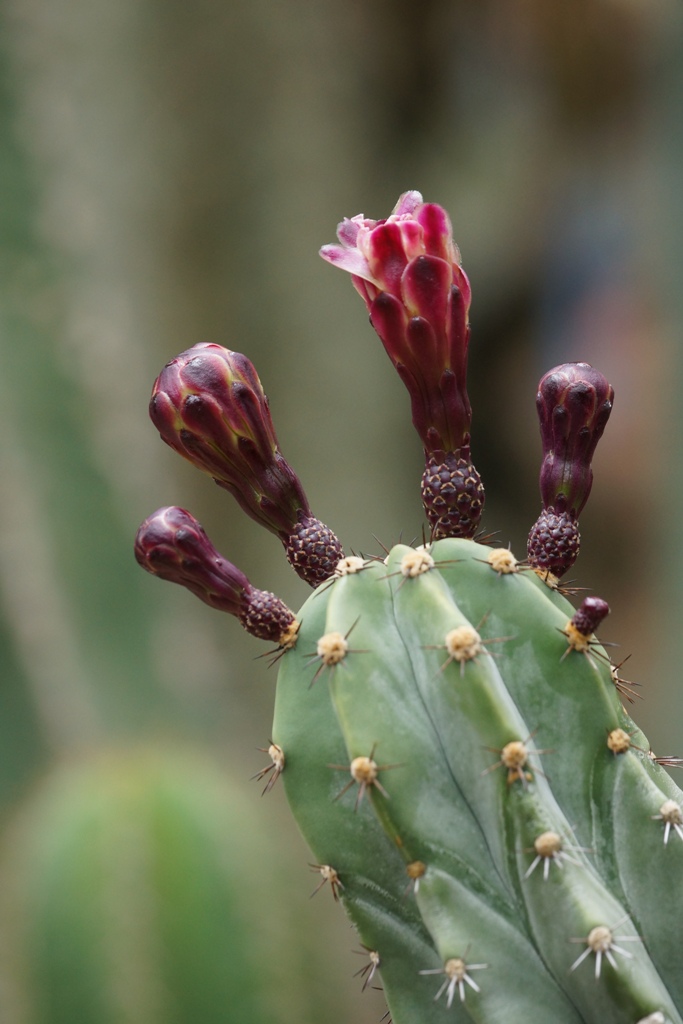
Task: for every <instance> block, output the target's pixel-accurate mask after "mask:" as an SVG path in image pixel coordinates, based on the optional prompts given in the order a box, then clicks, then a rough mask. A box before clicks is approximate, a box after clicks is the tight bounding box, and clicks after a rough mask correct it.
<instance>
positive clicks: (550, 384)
mask: <svg viewBox="0 0 683 1024" xmlns="http://www.w3.org/2000/svg"><path fill="white" fill-rule="evenodd" d="M613 400H614V389H613V388H612V387H611V385H610V384H608V382H607V380H606V379H605V378H604V377H603V375H602V374H601V373H600V372H599V371H598V370H595V369H594V368H593V367H592V366H589V365H588V363H564V364H563V365H562V366H556V367H555V368H554V369H553V370H550V371H549V372H548V373H546V374H545V376H544V377H542V378H541V381H540V383H539V385H538V394H537V396H536V407H537V410H538V416H539V420H540V425H541V442H542V445H543V462H542V465H541V476H540V487H541V499H542V501H543V512H542V513H541V515H540V516H539V518H538V520H537V521H536V523H535V524H534V526H533V527H532V529H531V533H530V534H529V542H528V546H527V551H528V559H529V562H530V564H531V565H532V566H533V567H534V568H535V569H538V570H539V571H542V572H550V573H551V574H552V575H553V576H557V577H560V576H562V575H564V573H565V572H567V570H568V569H570V568H571V566H572V565H573V564H574V562H575V560H576V558H577V556H578V553H579V542H580V538H579V530H578V517H579V515H580V513H581V510H582V509H583V507H584V505H585V504H586V502H587V500H588V495H589V494H590V491H591V486H592V484H593V471H592V469H591V461H592V458H593V454H594V452H595V448H596V446H597V443H598V441H599V440H600V438H601V437H602V434H603V431H604V429H605V425H606V424H607V420H608V419H609V416H610V413H611V411H612V402H613Z"/></svg>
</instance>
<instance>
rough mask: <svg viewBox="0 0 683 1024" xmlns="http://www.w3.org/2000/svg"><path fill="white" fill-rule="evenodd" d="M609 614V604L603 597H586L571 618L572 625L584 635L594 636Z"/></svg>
mask: <svg viewBox="0 0 683 1024" xmlns="http://www.w3.org/2000/svg"><path fill="white" fill-rule="evenodd" d="M608 615H609V605H608V604H607V601H603V599H602V598H601V597H584V599H583V601H582V602H581V604H580V605H579V607H578V608H577V609H576V611H575V612H574V614H573V616H572V618H571V620H570V621H571V625H572V626H573V627H574V629H575V630H576V631H577V633H581V634H582V636H592V635H593V633H595V632H596V631H597V630H598V629H599V627H600V623H601V622H603V620H604V619H606V618H607V616H608Z"/></svg>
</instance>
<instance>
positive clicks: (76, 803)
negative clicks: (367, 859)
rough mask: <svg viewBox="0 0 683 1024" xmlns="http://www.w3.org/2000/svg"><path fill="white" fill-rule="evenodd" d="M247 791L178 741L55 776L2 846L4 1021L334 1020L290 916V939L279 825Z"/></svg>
mask: <svg viewBox="0 0 683 1024" xmlns="http://www.w3.org/2000/svg"><path fill="white" fill-rule="evenodd" d="M245 788H246V787H245V785H244V784H242V783H240V784H239V785H236V784H235V783H234V782H233V781H232V780H231V779H230V777H229V776H228V775H226V773H225V772H224V771H222V770H219V768H218V767H217V766H216V765H215V764H214V763H213V761H212V759H211V758H209V757H207V756H206V755H205V754H202V753H199V752H197V751H195V750H192V749H191V748H189V747H185V746H183V745H181V746H180V747H179V746H178V745H177V744H176V746H175V747H174V748H173V749H170V748H165V747H164V746H162V745H146V746H144V747H131V748H129V749H109V750H107V751H106V752H100V753H99V754H98V755H97V756H91V757H87V758H82V759H80V760H78V761H72V763H70V764H68V765H62V766H61V767H59V768H57V769H56V770H53V771H52V772H51V773H50V774H49V775H48V776H47V778H46V779H45V780H44V782H43V783H42V785H41V786H40V787H39V788H38V790H37V791H36V792H34V793H32V794H31V795H30V797H29V799H28V801H26V802H25V803H24V805H23V806H22V808H21V810H20V811H19V813H18V815H16V816H15V820H14V822H13V824H12V828H11V829H10V830H9V832H8V834H7V835H6V836H5V838H4V848H3V863H4V864H5V865H9V866H11V869H12V874H11V878H12V881H13V885H12V887H7V888H8V889H10V891H9V892H8V891H5V892H4V894H3V913H2V919H1V922H0V927H1V932H2V942H3V948H4V949H5V950H6V951H7V954H8V955H7V956H5V957H4V958H3V963H2V965H1V966H0V980H1V981H2V992H3V997H2V1006H3V1020H4V1021H7V1022H8V1024H9V1022H10V1021H19V1020H21V1021H24V1022H31V1024H75V1022H78V1024H113V1022H119V1021H120V1022H123V1021H125V1022H131V1024H133V1022H140V1024H143V1022H144V1024H160V1022H162V1021H163V1022H164V1024H194V1022H196V1021H202V1022H205V1024H233V1022H237V1021H244V1022H245V1024H247V1022H249V1024H266V1022H277V1024H294V1022H295V1021H296V1022H297V1024H301V1022H302V1021H306V1022H310V1024H313V1022H315V1021H319V1020H320V1019H321V1018H320V1014H321V1012H322V1013H323V1016H325V1014H329V1012H330V1007H331V1006H333V1005H334V1003H333V1002H332V1000H331V999H328V998H327V996H326V993H325V992H324V990H322V985H321V983H320V982H319V981H318V979H317V978H316V974H317V973H319V971H318V965H319V956H318V954H317V953H316V949H315V945H314V942H313V940H312V939H311V938H310V937H309V936H308V935H307V934H306V930H305V929H304V928H302V927H301V924H300V923H299V925H298V928H297V935H296V936H295V937H292V936H291V935H288V930H289V929H291V928H292V923H293V921H297V919H300V911H301V909H303V910H304V911H307V910H308V908H307V907H303V908H302V907H301V904H300V902H299V901H297V900H296V898H295V893H294V892H292V891H291V889H290V887H289V886H288V884H287V875H288V873H289V871H291V867H292V864H291V861H289V855H288V854H287V852H286V851H279V855H278V857H277V858H273V857H272V855H271V853H272V848H273V843H274V842H275V841H276V835H277V830H276V829H275V830H273V829H271V828H270V827H269V824H270V823H267V822H265V821H264V820H263V819H262V817H261V818H259V816H258V815H257V814H255V813H254V808H253V806H251V805H250V803H249V800H248V796H245V792H244V790H245ZM288 862H289V863H290V868H289V871H288V869H287V868H286V865H287V863H288ZM254 922H255V923H256V925H257V926H256V927H254V926H253V924H254ZM7 961H9V964H8V962H7ZM8 967H9V969H8ZM302 978H305V979H306V984H305V985H302V984H301V979H302ZM17 1006H21V1008H22V1012H21V1014H18V1012H17Z"/></svg>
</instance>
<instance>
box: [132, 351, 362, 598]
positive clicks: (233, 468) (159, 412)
mask: <svg viewBox="0 0 683 1024" xmlns="http://www.w3.org/2000/svg"><path fill="white" fill-rule="evenodd" d="M149 412H150V416H151V418H152V422H153V423H154V425H155V426H156V427H157V429H158V431H159V433H160V434H161V437H162V438H163V440H164V441H165V442H166V443H167V444H168V445H170V447H171V448H173V449H174V451H177V452H178V453H179V454H180V455H182V456H183V457H184V458H186V459H188V460H189V461H190V462H192V463H193V464H194V465H195V466H197V467H198V468H199V469H202V470H204V471H205V472H206V473H209V474H210V475H211V476H212V477H213V479H214V480H215V482H216V483H217V484H218V485H219V486H220V487H224V488H225V489H226V490H228V491H230V493H231V494H232V495H233V496H234V497H235V498H236V500H237V502H238V503H239V505H240V507H241V508H242V509H243V510H244V511H245V512H246V513H247V515H248V516H250V517H251V518H252V519H255V520H256V522H258V523H260V524H261V525H262V526H265V527H266V529H268V530H270V531H271V532H272V533H275V534H276V535H277V536H278V537H279V538H280V540H281V541H282V543H283V544H284V545H285V549H286V551H287V554H288V557H289V558H290V561H292V552H293V551H294V550H296V551H297V555H298V557H297V560H296V562H294V561H292V564H293V565H294V568H295V569H296V571H297V572H298V573H299V575H300V576H302V578H303V579H305V580H306V582H307V583H310V584H311V586H316V585H317V584H318V583H322V582H323V581H324V580H326V579H328V578H329V577H330V576H331V575H332V573H333V572H334V570H335V568H336V565H337V562H338V561H339V559H340V558H343V551H342V548H341V544H340V543H339V541H338V540H337V538H336V537H335V535H334V534H333V533H332V531H331V530H330V529H329V528H328V527H327V526H325V525H324V524H323V523H321V522H320V521H319V520H318V519H316V518H315V516H314V515H313V513H312V512H311V508H310V506H309V504H308V499H307V498H306V495H305V493H304V489H303V487H302V486H301V482H300V480H299V478H298V477H297V475H296V473H295V472H294V470H293V469H292V468H291V466H290V465H289V463H288V462H287V461H286V459H285V458H284V457H283V455H282V453H281V452H280V448H279V446H278V441H277V437H276V435H275V429H274V427H273V422H272V419H271V416H270V409H269V407H268V399H267V398H266V396H265V394H264V391H263V388H262V386H261V381H260V380H259V378H258V375H257V373H256V370H255V369H254V367H253V365H252V364H251V362H250V361H249V360H248V359H247V358H246V356H243V355H241V354H240V353H239V352H231V351H230V350H229V349H226V348H223V347H222V346H220V345H213V344H208V343H207V344H201V345H195V346H194V347H193V348H190V349H188V350H187V351H186V352H182V353H181V354H180V355H179V356H177V357H176V358H175V359H172V360H171V362H169V363H167V364H166V366H165V367H164V369H163V370H162V371H161V373H160V374H159V376H158V378H157V380H156V382H155V384H154V388H153V390H152V398H151V401H150V406H149ZM302 537H304V538H306V545H305V548H304V550H303V552H302V551H301V549H300V542H301V538H302ZM311 537H313V540H312V541H311V540H310V538H311ZM321 538H323V540H321ZM321 544H322V546H323V547H324V548H325V552H322V548H321ZM309 548H310V553H311V561H310V563H309V561H308V560H307V555H308V552H309Z"/></svg>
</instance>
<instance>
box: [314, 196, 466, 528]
mask: <svg viewBox="0 0 683 1024" xmlns="http://www.w3.org/2000/svg"><path fill="white" fill-rule="evenodd" d="M337 236H338V238H339V242H340V244H339V245H336V244H335V245H326V246H323V248H322V249H321V250H320V254H321V256H322V257H323V259H325V260H327V261H328V262H329V263H332V264H333V266H337V267H341V268H342V269H343V270H346V271H348V272H349V273H350V274H351V276H352V280H353V284H354V286H355V288H356V290H357V291H358V292H359V293H360V295H361V297H362V298H363V300H364V302H365V304H366V306H367V308H368V311H369V313H370V322H371V324H372V326H373V327H374V328H375V330H376V331H377V334H378V335H379V337H380V339H381V341H382V344H383V345H384V348H385V350H386V352H387V355H388V356H389V358H390V359H391V361H392V363H393V364H394V366H395V367H396V370H397V372H398V374H399V376H400V378H401V380H402V381H403V383H404V384H405V386H406V388H407V389H408V393H409V394H410V403H411V411H412V417H413V424H414V425H415V428H416V430H417V432H418V434H419V435H420V439H421V441H422V444H423V446H424V451H425V462H426V467H425V473H424V475H423V478H422V500H423V504H424V508H425V512H426V514H427V518H428V520H429V523H430V526H431V528H432V536H433V537H434V538H440V537H472V536H474V534H475V532H476V530H477V527H478V524H479V520H480V518H481V513H482V510H483V506H484V488H483V486H482V483H481V479H480V477H479V474H478V473H477V471H476V469H475V468H474V466H473V465H472V461H471V458H470V423H471V420H472V410H471V407H470V401H469V398H468V396H467V351H468V346H469V338H470V328H469V316H468V312H469V307H470V300H471V289H470V284H469V281H468V279H467V276H466V274H465V272H464V270H463V269H462V266H461V259H460V252H459V250H458V248H457V246H456V245H455V243H454V242H453V231H452V228H451V222H450V220H449V217H448V214H447V213H446V211H445V210H444V209H443V207H441V206H438V205H437V204H436V203H424V202H423V201H422V196H421V195H420V193H419V192H405V193H404V194H403V195H402V196H401V197H400V198H399V201H398V203H397V204H396V206H395V208H394V210H393V212H392V213H391V215H390V216H389V217H388V218H387V219H386V220H380V221H374V220H369V219H368V218H366V217H363V215H362V214H359V215H358V216H356V217H352V218H351V219H348V218H347V219H345V220H344V221H342V223H341V224H340V225H339V227H338V229H337Z"/></svg>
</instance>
